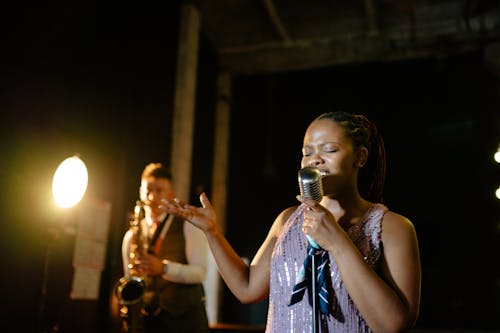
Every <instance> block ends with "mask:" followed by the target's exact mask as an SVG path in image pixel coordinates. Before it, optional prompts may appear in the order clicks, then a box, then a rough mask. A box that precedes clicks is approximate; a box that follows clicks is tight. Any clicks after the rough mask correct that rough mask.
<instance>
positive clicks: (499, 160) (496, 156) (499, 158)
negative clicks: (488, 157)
mask: <svg viewBox="0 0 500 333" xmlns="http://www.w3.org/2000/svg"><path fill="white" fill-rule="evenodd" d="M493 159H494V160H495V162H497V163H500V144H499V145H498V149H497V151H496V153H495V154H494V155H493Z"/></svg>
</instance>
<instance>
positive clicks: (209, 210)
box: [162, 193, 216, 232]
mask: <svg viewBox="0 0 500 333" xmlns="http://www.w3.org/2000/svg"><path fill="white" fill-rule="evenodd" d="M200 202H201V205H202V207H196V206H191V205H188V204H186V203H184V202H183V201H181V200H179V199H174V200H167V199H162V207H163V208H164V209H165V210H166V211H167V212H168V213H169V214H173V215H175V216H178V217H180V218H182V219H183V220H185V221H188V222H190V223H191V224H193V225H194V226H195V227H197V228H200V229H201V230H203V231H204V232H209V231H211V230H214V229H215V228H216V222H215V210H214V208H213V207H212V204H211V203H210V200H208V197H207V195H206V194H205V193H202V194H200Z"/></svg>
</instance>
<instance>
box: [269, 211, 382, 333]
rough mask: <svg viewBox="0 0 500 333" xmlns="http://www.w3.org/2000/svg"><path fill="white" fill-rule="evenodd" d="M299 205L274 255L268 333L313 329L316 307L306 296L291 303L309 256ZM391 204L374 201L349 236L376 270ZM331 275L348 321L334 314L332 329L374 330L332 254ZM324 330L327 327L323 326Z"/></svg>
mask: <svg viewBox="0 0 500 333" xmlns="http://www.w3.org/2000/svg"><path fill="white" fill-rule="evenodd" d="M304 209H305V207H304V206H303V205H302V206H299V207H298V208H297V209H296V210H295V212H294V213H293V214H292V215H291V216H290V218H289V219H288V221H287V222H286V223H285V225H284V226H283V230H282V232H281V234H280V236H279V237H278V240H277V242H276V245H275V247H274V251H273V254H272V257H271V276H270V279H271V280H270V295H269V309H268V315H267V324H266V333H292V332H293V333H299V332H300V333H310V332H312V308H311V305H310V304H309V302H308V297H307V296H305V297H304V298H303V299H302V301H300V302H299V303H296V304H294V305H292V306H288V301H289V300H290V295H291V293H292V290H293V286H294V285H295V282H296V280H297V274H298V272H299V270H300V268H301V266H302V264H303V261H304V258H305V256H306V253H307V251H306V249H307V238H306V237H305V235H304V233H303V232H302V230H301V229H302V223H303V211H304ZM386 211H387V207H385V206H384V205H382V204H374V205H372V207H371V208H370V209H369V210H368V211H367V212H366V214H365V216H364V217H363V219H362V221H361V222H360V223H358V224H356V225H354V226H352V227H351V228H350V229H348V230H347V233H348V235H349V237H350V238H351V239H352V240H353V242H354V244H356V247H357V248H358V249H359V250H360V252H361V253H362V255H363V256H364V259H365V261H366V262H367V263H369V264H370V266H372V267H373V268H374V269H375V270H376V271H378V270H379V262H380V254H381V242H380V232H381V221H382V217H383V216H384V214H385V212H386ZM330 275H331V278H332V286H333V289H334V291H335V294H336V297H337V300H338V304H339V306H340V311H341V313H342V316H343V317H344V322H340V321H338V320H337V319H335V318H333V317H332V316H329V317H328V320H327V322H326V324H327V326H328V329H327V331H328V332H352V333H354V332H356V333H358V332H371V330H370V328H369V327H368V326H367V324H366V322H365V321H364V319H363V318H362V317H361V315H360V313H359V311H358V310H357V308H356V307H355V306H354V303H353V302H352V300H351V299H350V297H349V295H348V293H347V290H346V288H345V287H344V285H343V283H342V280H341V279H340V276H339V274H338V268H337V264H336V262H335V260H333V257H332V256H330ZM320 331H322V333H324V330H322V329H321V328H320Z"/></svg>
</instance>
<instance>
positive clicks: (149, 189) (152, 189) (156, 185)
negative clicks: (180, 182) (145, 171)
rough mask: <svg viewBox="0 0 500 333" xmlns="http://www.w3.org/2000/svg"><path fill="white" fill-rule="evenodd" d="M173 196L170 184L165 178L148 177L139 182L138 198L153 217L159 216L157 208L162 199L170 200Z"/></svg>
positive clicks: (160, 211)
mask: <svg viewBox="0 0 500 333" xmlns="http://www.w3.org/2000/svg"><path fill="white" fill-rule="evenodd" d="M173 196H174V191H173V189H172V182H170V180H168V179H166V178H155V177H148V178H145V179H143V180H142V181H141V188H140V197H141V200H142V201H143V202H146V203H147V206H148V207H149V208H150V209H151V211H152V213H153V214H155V215H161V214H162V213H163V210H162V209H161V208H159V206H160V204H161V200H162V199H169V200H171V199H172V198H173Z"/></svg>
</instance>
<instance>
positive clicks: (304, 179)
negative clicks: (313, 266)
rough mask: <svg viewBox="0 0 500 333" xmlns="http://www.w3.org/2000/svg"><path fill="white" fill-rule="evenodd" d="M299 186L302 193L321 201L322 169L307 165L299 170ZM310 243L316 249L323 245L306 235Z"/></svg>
mask: <svg viewBox="0 0 500 333" xmlns="http://www.w3.org/2000/svg"><path fill="white" fill-rule="evenodd" d="M298 178H299V188H300V195H301V196H303V197H308V198H311V199H313V200H314V201H316V202H320V201H321V198H322V197H323V182H322V181H321V171H320V170H319V169H318V168H317V167H314V166H306V167H304V168H302V169H300V170H299V177H298ZM306 237H307V240H308V241H309V244H311V246H312V247H314V248H315V249H318V250H319V249H321V247H320V246H319V245H318V244H317V243H316V242H315V241H314V240H313V239H312V238H311V236H309V235H306Z"/></svg>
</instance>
